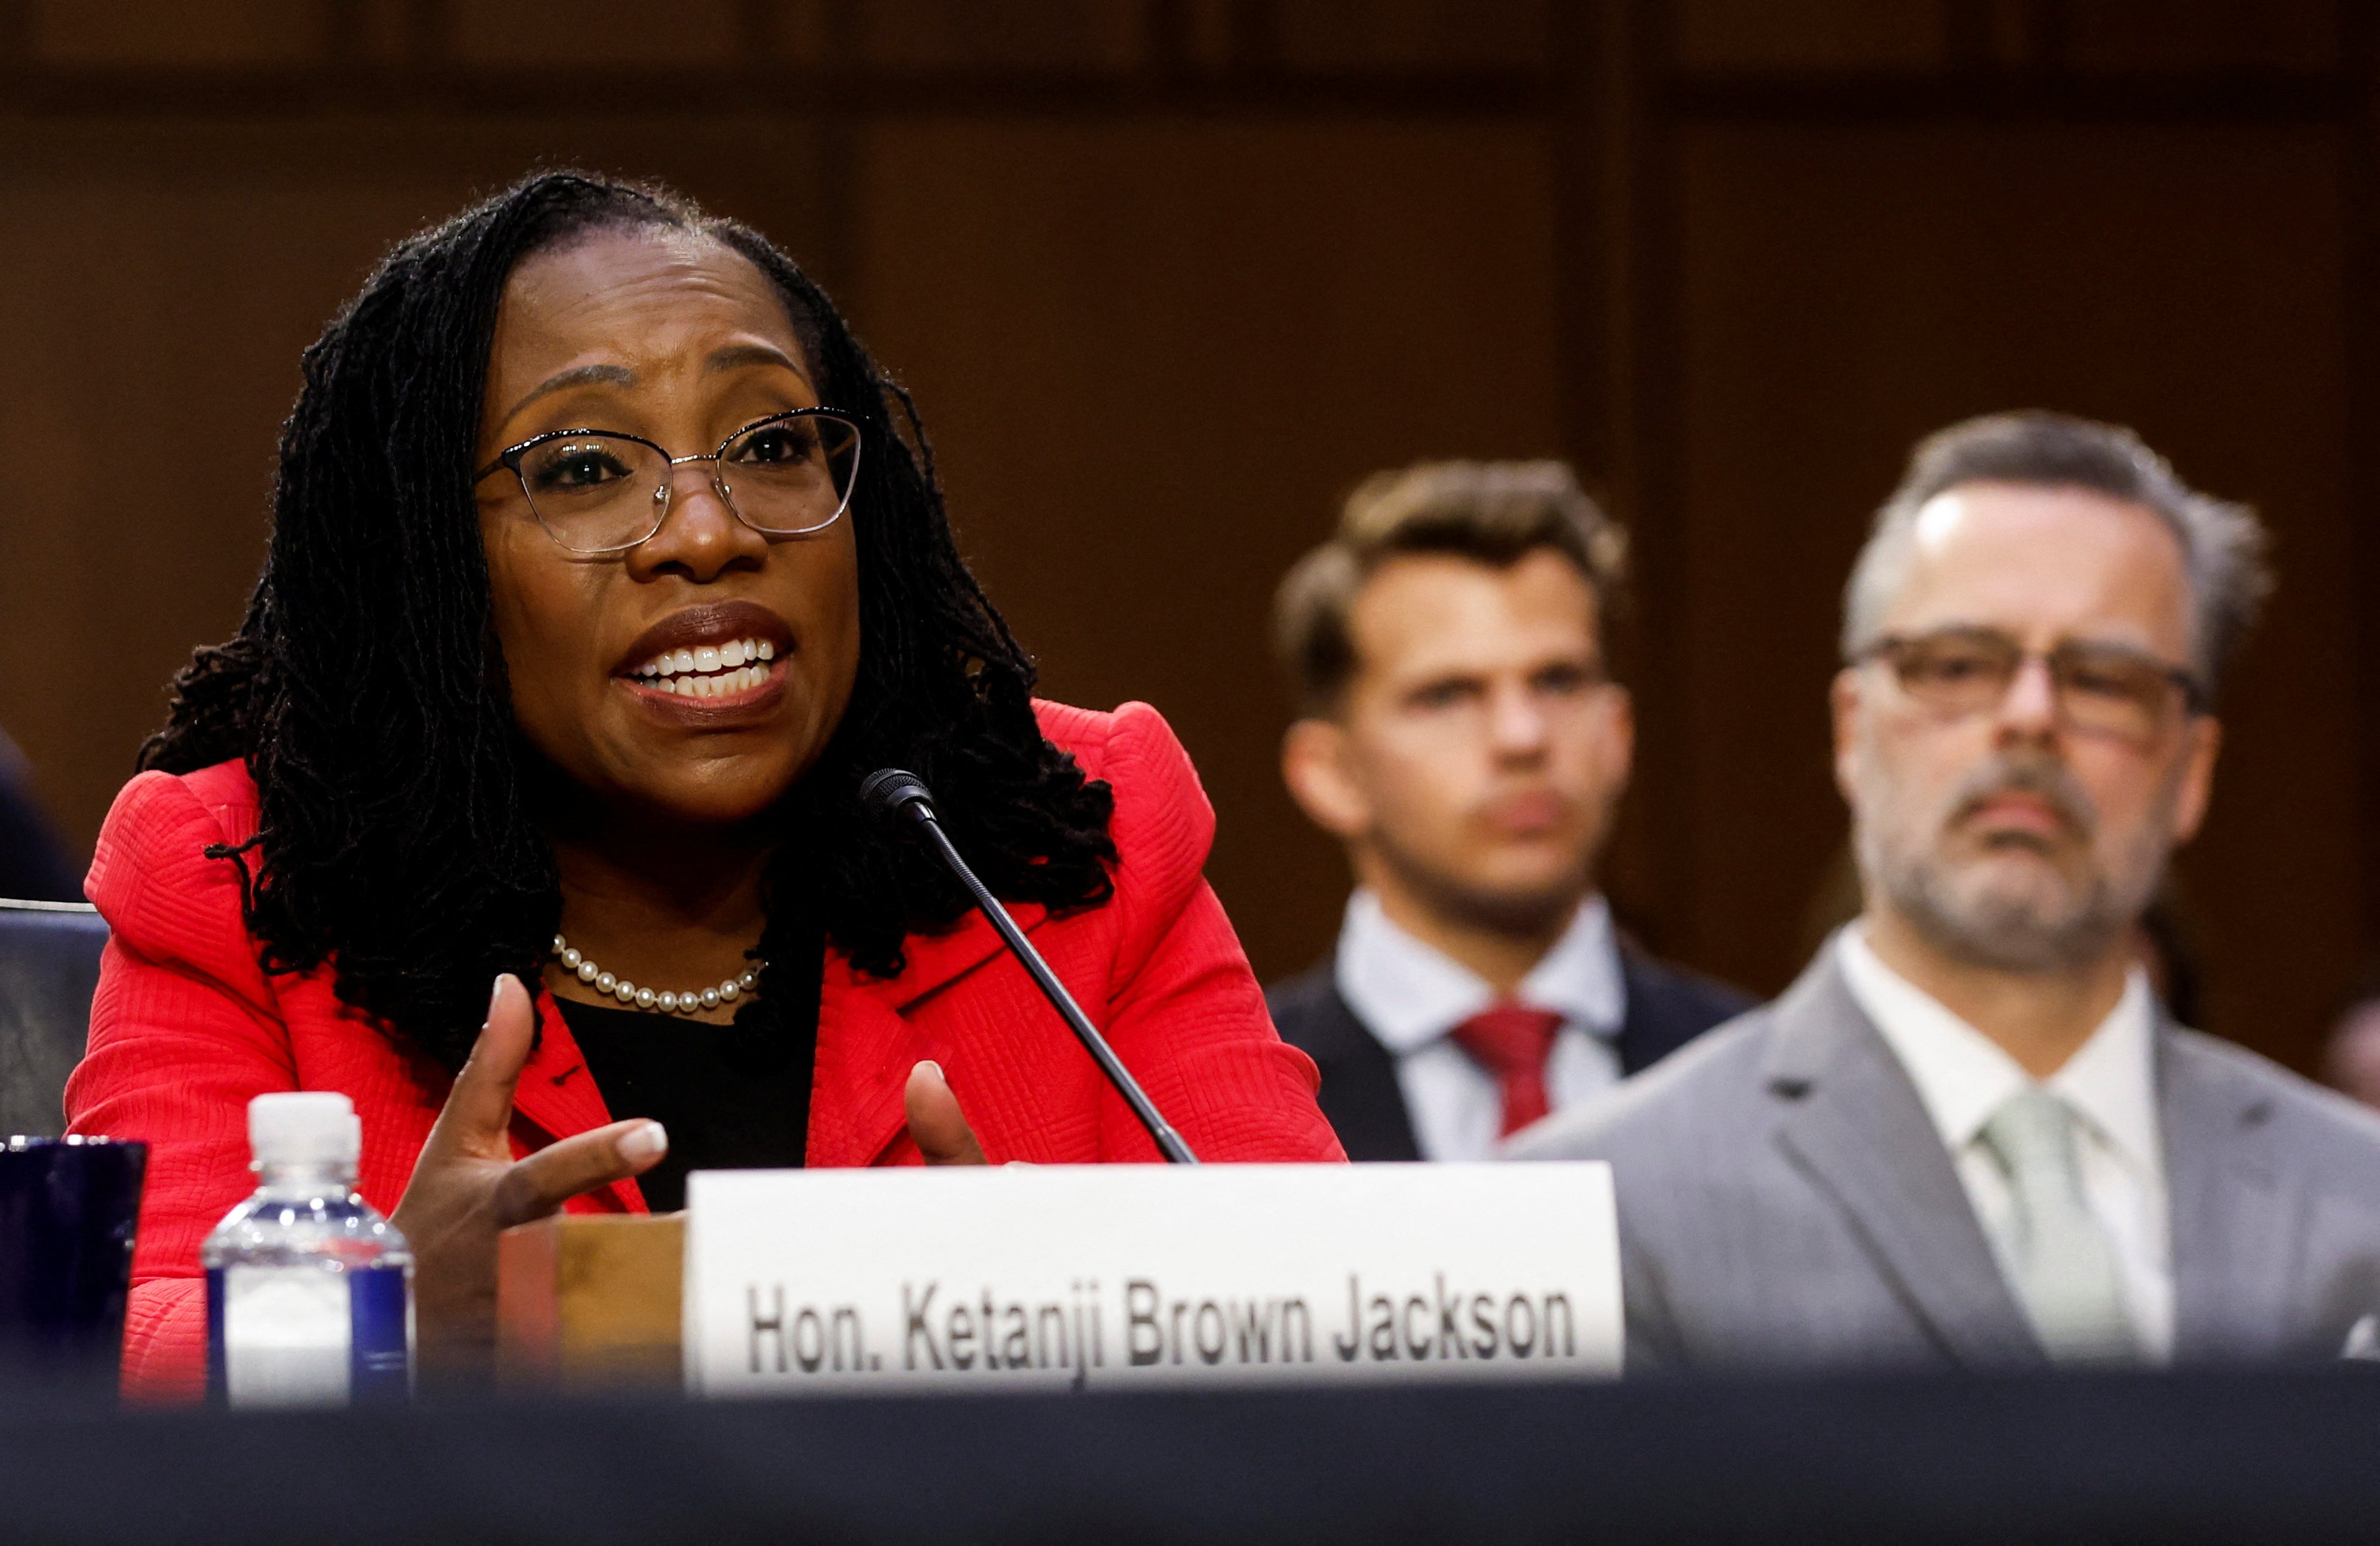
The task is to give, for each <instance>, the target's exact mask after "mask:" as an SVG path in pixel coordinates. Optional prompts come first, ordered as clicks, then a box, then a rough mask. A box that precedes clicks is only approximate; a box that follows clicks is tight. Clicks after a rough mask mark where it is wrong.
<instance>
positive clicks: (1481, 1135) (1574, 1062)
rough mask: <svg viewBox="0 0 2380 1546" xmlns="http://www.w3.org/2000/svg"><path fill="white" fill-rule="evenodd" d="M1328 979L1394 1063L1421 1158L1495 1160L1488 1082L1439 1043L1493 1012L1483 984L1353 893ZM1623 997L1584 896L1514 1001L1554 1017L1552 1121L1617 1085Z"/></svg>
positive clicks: (1612, 951) (1499, 1104) (1496, 1132)
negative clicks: (1558, 1020)
mask: <svg viewBox="0 0 2380 1546" xmlns="http://www.w3.org/2000/svg"><path fill="white" fill-rule="evenodd" d="M1333 975H1334V977H1335V979H1336V980H1337V982H1338V987H1339V994H1340V996H1341V997H1342V998H1344V999H1345V1000H1346V1001H1347V1006H1348V1007H1349V1008H1350V1009H1353V1010H1354V1012H1355V1017H1356V1018H1357V1019H1359V1020H1361V1021H1363V1022H1364V1025H1365V1027H1366V1029H1369V1030H1370V1031H1371V1033H1372V1035H1373V1036H1374V1037H1375V1038H1377V1039H1378V1041H1379V1043H1380V1044H1381V1045H1382V1046H1384V1047H1386V1048H1387V1049H1388V1050H1389V1053H1390V1056H1391V1057H1393V1058H1395V1059H1396V1066H1397V1085H1398V1088H1399V1089H1400V1090H1403V1092H1404V1098H1405V1111H1406V1113H1407V1114H1409V1115H1410V1116H1411V1117H1412V1119H1413V1128H1414V1141H1415V1145H1416V1146H1417V1147H1418V1148H1419V1149H1420V1150H1421V1157H1422V1158H1423V1159H1425V1160H1490V1159H1493V1158H1495V1156H1496V1148H1497V1145H1498V1144H1499V1143H1500V1141H1501V1138H1502V1131H1503V1125H1504V1103H1503V1094H1502V1091H1501V1090H1500V1088H1499V1087H1498V1085H1497V1083H1496V1076H1495V1075H1493V1074H1491V1073H1489V1072H1488V1070H1487V1069H1485V1068H1483V1067H1481V1066H1480V1065H1478V1063H1476V1062H1475V1061H1474V1060H1473V1058H1472V1056H1471V1054H1470V1053H1466V1052H1464V1051H1463V1049H1462V1047H1460V1046H1459V1045H1457V1044H1456V1043H1455V1042H1453V1041H1451V1040H1449V1039H1448V1036H1447V1033H1448V1032H1449V1031H1451V1030H1452V1029H1454V1028H1455V1027H1456V1026H1459V1025H1461V1024H1462V1023H1463V1021H1465V1020H1467V1019H1469V1018H1470V1017H1471V1016H1474V1015H1475V1014H1477V1013H1479V1011H1481V1010H1482V1009H1485V1008H1487V1007H1488V1005H1489V1004H1493V1003H1495V1002H1496V996H1497V995H1496V990H1495V989H1494V988H1492V987H1490V986H1489V985H1488V980H1487V979H1485V978H1483V977H1481V976H1479V975H1478V974H1477V973H1475V972H1474V971H1472V970H1471V968H1468V967H1465V966H1463V965H1461V964H1460V963H1458V962H1456V961H1454V960H1453V959H1451V957H1449V956H1446V955H1445V954H1444V953H1443V952H1441V951H1439V950H1438V949H1436V948H1435V947H1433V946H1431V945H1427V944H1424V943H1422V942H1421V941H1419V940H1417V939H1415V938H1414V937H1413V936H1412V935H1411V934H1408V933H1406V932H1405V931H1403V929H1400V928H1398V927H1397V926H1396V925H1395V924H1394V923H1391V922H1390V921H1389V915H1388V914H1387V913H1386V912H1384V911H1383V910H1381V907H1380V899H1379V898H1378V896H1376V895H1373V894H1372V893H1371V892H1370V891H1368V890H1363V889H1359V890H1358V891H1357V892H1356V893H1355V895H1353V896H1351V897H1349V898H1348V899H1347V921H1346V923H1345V924H1344V925H1343V926H1342V928H1341V929H1340V931H1339V955H1338V958H1337V961H1336V963H1335V966H1334V968H1333ZM1627 992H1628V990H1627V987H1626V984H1625V982H1624V981H1623V980H1622V979H1621V974H1620V942H1619V938H1618V936H1617V935H1616V934H1615V933H1614V932H1613V931H1612V927H1611V908H1610V907H1609V906H1607V905H1606V904H1605V902H1604V900H1603V898H1602V897H1601V896H1599V895H1598V896H1590V897H1588V898H1587V899H1586V900H1585V902H1584V903H1581V904H1580V906H1579V909H1578V913H1577V916H1576V917H1574V918H1573V919H1571V924H1570V927H1569V928H1568V929H1567V930H1564V931H1563V932H1562V936H1561V938H1560V939H1559V940H1557V941H1555V942H1554V946H1553V948H1552V949H1550V950H1548V951H1547V952H1546V955H1545V958H1544V959H1543V960H1541V961H1539V962H1538V963H1537V964H1536V966H1535V967H1533V968H1530V971H1529V974H1528V976H1526V977H1524V978H1523V979H1522V980H1521V986H1520V991H1519V992H1516V993H1515V994H1513V997H1514V998H1516V999H1518V1000H1519V1001H1520V1002H1521V1003H1523V1004H1528V1005H1530V1006H1531V1007H1533V1008H1536V1009H1548V1010H1551V1011H1553V1012H1554V1013H1555V1014H1557V1015H1560V1016H1561V1017H1562V1024H1561V1029H1560V1030H1559V1031H1557V1032H1556V1033H1555V1035H1554V1044H1553V1051H1552V1052H1551V1053H1549V1054H1548V1057H1547V1059H1546V1094H1547V1097H1548V1100H1549V1101H1550V1102H1551V1103H1552V1106H1553V1109H1554V1110H1555V1111H1560V1110H1561V1109H1562V1108H1563V1107H1564V1106H1568V1105H1572V1104H1574V1103H1576V1102H1580V1101H1583V1100H1585V1099H1586V1098H1587V1097H1588V1096H1591V1095H1594V1094H1596V1093H1597V1092H1598V1091H1600V1090H1608V1089H1609V1088H1610V1087H1611V1086H1612V1085H1614V1084H1617V1083H1618V1082H1619V1080H1620V1051H1619V1048H1618V1047H1616V1046H1615V1045H1614V1044H1613V1039H1614V1038H1615V1037H1617V1036H1618V1035H1619V1034H1620V1023H1621V1017H1622V1016H1624V1015H1625V1014H1626V1012H1627V1007H1628V1005H1627Z"/></svg>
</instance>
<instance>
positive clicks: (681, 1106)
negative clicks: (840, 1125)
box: [556, 948, 820, 1213]
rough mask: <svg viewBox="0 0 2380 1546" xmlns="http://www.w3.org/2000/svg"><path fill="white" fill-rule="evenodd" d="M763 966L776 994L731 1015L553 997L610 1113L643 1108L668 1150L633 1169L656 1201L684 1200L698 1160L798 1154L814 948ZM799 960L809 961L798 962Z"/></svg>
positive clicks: (747, 1161)
mask: <svg viewBox="0 0 2380 1546" xmlns="http://www.w3.org/2000/svg"><path fill="white" fill-rule="evenodd" d="M805 955H806V956H807V959H806V960H805V961H801V962H794V963H788V964H787V965H788V966H789V967H790V968H791V969H782V970H774V971H771V974H770V988H771V992H775V993H778V994H779V995H780V998H779V999H777V1000H772V1001H771V1002H770V1003H768V1004H762V1003H760V1002H759V1001H757V1000H756V1001H754V1002H752V1003H749V1004H745V1005H744V1006H743V1007H742V1008H741V1009H739V1010H738V1011H736V1015H735V1024H733V1025H723V1026H720V1025H709V1024H706V1023H705V1022H703V1021H701V1020H691V1019H686V1018H685V1017H683V1016H677V1015H661V1014H653V1013H650V1012H647V1011H644V1010H638V1009H613V1008H607V1007H603V1006H601V1005H597V1004H574V1003H572V1002H571V1001H570V1000H568V999H560V1000H557V1001H556V1002H557V1003H559V1004H561V1006H562V1018H563V1021H564V1023H565V1024H566V1025H568V1026H569V1027H570V1034H571V1036H572V1038H573V1039H574V1040H576V1041H577V1043H578V1051H579V1053H581V1055H583V1056H584V1057H585V1058H586V1059H587V1071H588V1073H589V1074H591V1075H593V1076H594V1078H595V1088H596V1090H598V1091H599V1092H601V1095H602V1097H603V1103H604V1105H606V1106H608V1107H609V1108H611V1112H612V1119H613V1121H615V1122H616V1121H619V1120H621V1119H622V1118H625V1117H630V1116H649V1117H650V1118H652V1119H653V1120H654V1121H656V1122H658V1123H660V1124H661V1125H662V1126H663V1127H665V1128H667V1129H668V1130H669V1153H668V1154H666V1155H665V1156H663V1157H662V1163H659V1164H657V1165H655V1166H654V1167H653V1168H652V1169H650V1170H649V1171H647V1172H645V1174H644V1175H640V1176H638V1177H637V1186H638V1187H641V1188H642V1189H643V1191H644V1194H645V1205H646V1206H647V1207H649V1208H650V1209H651V1210H652V1211H654V1212H656V1213H668V1212H674V1211H677V1210H678V1209H680V1208H683V1207H685V1206H686V1173H687V1172H688V1171H695V1170H759V1169H771V1168H784V1167H791V1166H795V1165H799V1164H800V1163H802V1152H803V1150H804V1148H805V1146H806V1145H807V1142H808V1139H809V1124H810V1076H811V1073H812V1071H813V1069H814V1068H815V1066H816V1065H817V1061H818V1014H819V979H820V950H818V949H815V948H814V949H812V950H809V951H807V952H806V953H805ZM805 968H806V969H805Z"/></svg>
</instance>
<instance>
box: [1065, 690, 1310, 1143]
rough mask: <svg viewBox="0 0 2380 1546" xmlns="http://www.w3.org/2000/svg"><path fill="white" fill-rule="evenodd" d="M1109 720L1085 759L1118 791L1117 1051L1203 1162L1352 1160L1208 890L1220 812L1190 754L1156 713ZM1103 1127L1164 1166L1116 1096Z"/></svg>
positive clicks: (1109, 1136)
mask: <svg viewBox="0 0 2380 1546" xmlns="http://www.w3.org/2000/svg"><path fill="white" fill-rule="evenodd" d="M1085 717H1086V718H1089V717H1091V716H1085ZM1099 717H1102V718H1106V720H1107V730H1108V733H1107V736H1106V743H1105V745H1104V746H1103V747H1101V748H1100V749H1099V754H1098V755H1097V756H1096V758H1094V757H1089V756H1085V757H1083V758H1082V761H1084V763H1085V766H1086V771H1087V772H1089V773H1093V775H1094V776H1097V777H1100V778H1104V779H1106V780H1107V781H1108V784H1109V785H1110V786H1111V788H1112V789H1113V790H1114V791H1115V818H1114V822H1113V825H1112V827H1111V831H1112V833H1113V834H1114V838H1115V845H1116V851H1117V854H1118V856H1119V861H1118V864H1117V867H1116V896H1115V901H1114V902H1113V904H1111V906H1112V907H1113V910H1114V917H1115V930H1116V932H1115V943H1114V951H1115V955H1114V961H1113V966H1112V968H1111V976H1110V984H1111V986H1110V991H1109V995H1108V1006H1107V1008H1108V1013H1107V1016H1106V1017H1105V1018H1106V1026H1105V1029H1106V1031H1107V1035H1108V1039H1109V1041H1111V1043H1113V1045H1114V1046H1115V1049H1116V1052H1117V1054H1118V1055H1119V1056H1121V1057H1122V1058H1123V1061H1124V1063H1125V1064H1126V1065H1127V1066H1129V1067H1131V1068H1132V1069H1134V1070H1135V1073H1136V1074H1137V1076H1138V1077H1139V1078H1140V1081H1141V1084H1142V1086H1143V1087H1144V1088H1145V1089H1147V1091H1148V1093H1149V1097H1150V1098H1151V1099H1152V1100H1154V1101H1155V1102H1157V1105H1158V1109H1159V1110H1160V1111H1162V1112H1163V1113H1164V1114H1165V1116H1166V1119H1167V1120H1168V1121H1169V1122H1171V1123H1172V1125H1173V1126H1174V1127H1175V1129H1176V1130H1178V1131H1179V1132H1180V1133H1181V1134H1182V1136H1183V1138H1184V1141H1186V1142H1187V1143H1188V1144H1189V1145H1190V1148H1191V1150H1192V1151H1193V1152H1195V1153H1196V1155H1197V1156H1198V1157H1199V1158H1200V1159H1202V1160H1224V1161H1229V1160H1238V1161H1270V1162H1317V1161H1324V1162H1343V1161H1344V1160H1345V1159H1346V1157H1347V1156H1346V1153H1345V1151H1344V1150H1342V1149H1341V1148H1340V1147H1339V1139H1338V1138H1337V1136H1336V1135H1334V1134H1333V1133H1332V1132H1331V1130H1330V1123H1329V1122H1328V1121H1326V1120H1324V1118H1323V1115H1322V1112H1321V1108H1319V1107H1318V1106H1317V1105H1316V1104H1315V1100H1314V1094H1315V1090H1316V1089H1317V1088H1318V1084H1319V1077H1318V1075H1317V1073H1316V1071H1315V1066H1314V1063H1313V1060H1312V1059H1310V1058H1308V1057H1307V1056H1306V1055H1305V1053H1302V1052H1299V1051H1297V1050H1296V1049H1295V1048H1293V1047H1291V1046H1289V1045H1288V1044H1287V1043H1285V1042H1283V1041H1281V1038H1280V1036H1279V1035H1278V1034H1276V1033H1275V1031H1274V1030H1273V1026H1272V1017H1271V1016H1270V1015H1269V1013H1268V1012H1267V1011H1266V1008H1265V999H1264V990H1263V989H1262V988H1261V987H1259V986H1258V985H1257V980H1256V975H1255V973H1254V972H1252V971H1251V970H1250V969H1249V968H1248V960H1247V956H1246V955H1245V953H1244V952H1242V950H1241V949H1240V941H1239V936H1238V935H1237V934H1235V933H1233V930H1232V924H1231V920H1230V919H1227V918H1226V917H1224V916H1223V907H1222V904H1221V903H1220V902H1219V901H1218V900H1216V897H1215V894H1214V892H1213V890H1212V889H1211V888H1209V887H1208V884H1207V881H1206V873H1205V871H1206V863H1207V855H1208V850H1209V849H1210V848H1211V847H1212V846H1213V843H1214V836H1215V812H1214V808H1213V807H1212V806H1210V805H1209V804H1208V801H1207V796H1206V792H1205V790H1203V789H1202V788H1200V787H1199V785H1198V774H1197V773H1196V770H1195V769H1193V768H1192V766H1191V764H1190V757H1189V754H1188V753H1187V752H1185V751H1184V749H1183V748H1182V743H1181V742H1180V741H1179V740H1176V739H1175V738H1174V736H1173V732H1172V728H1171V727H1170V726H1168V725H1167V724H1166V723H1165V721H1164V719H1163V718H1162V717H1161V716H1160V714H1159V713H1158V712H1157V711H1156V710H1155V709H1152V708H1150V707H1149V706H1148V705H1147V704H1146V703H1127V704H1125V705H1123V707H1122V708H1120V709H1118V710H1117V711H1116V712H1115V713H1114V714H1113V715H1112V716H1099ZM1084 750H1085V751H1087V750H1088V748H1084ZM1094 762H1096V764H1097V765H1096V766H1092V764H1093V763H1094ZM1101 1126H1102V1127H1103V1129H1105V1133H1104V1135H1103V1143H1102V1148H1103V1149H1105V1150H1107V1151H1108V1152H1109V1153H1111V1154H1114V1155H1116V1156H1117V1157H1119V1158H1130V1157H1134V1156H1135V1155H1138V1156H1140V1157H1146V1158H1147V1159H1152V1160H1153V1159H1155V1158H1157V1157H1158V1156H1157V1152H1156V1146H1155V1145H1154V1144H1153V1143H1151V1142H1150V1141H1149V1139H1148V1137H1147V1133H1146V1132H1145V1131H1144V1130H1143V1129H1142V1128H1141V1127H1140V1125H1139V1123H1138V1121H1137V1120H1136V1119H1135V1118H1134V1117H1133V1115H1132V1114H1131V1110H1130V1108H1129V1107H1127V1106H1125V1105H1124V1103H1123V1099H1122V1098H1121V1097H1119V1096H1116V1095H1114V1094H1112V1093H1109V1094H1108V1095H1107V1097H1106V1109H1104V1110H1103V1112H1102V1115H1101Z"/></svg>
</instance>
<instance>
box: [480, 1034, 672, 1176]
mask: <svg viewBox="0 0 2380 1546" xmlns="http://www.w3.org/2000/svg"><path fill="white" fill-rule="evenodd" d="M537 1011H538V1028H539V1036H538V1043H537V1050H536V1051H535V1052H534V1053H530V1054H529V1060H528V1066H527V1067H525V1068H523V1069H522V1070H521V1077H520V1084H519V1086H518V1087H517V1088H516V1090H514V1092H513V1123H514V1126H516V1127H518V1126H523V1125H527V1126H531V1127H534V1128H536V1129H537V1130H538V1131H539V1132H540V1134H542V1135H543V1136H544V1137H545V1138H546V1139H547V1140H548V1141H552V1140H554V1139H559V1138H570V1137H572V1136H573V1135H575V1134H578V1133H584V1132H589V1131H591V1130H593V1129H594V1128H597V1127H601V1126H608V1125H609V1124H610V1122H611V1120H612V1112H611V1108H609V1107H608V1106H606V1105H605V1104H604V1103H603V1092H602V1091H601V1090H597V1089H596V1088H595V1076H594V1075H593V1074H591V1073H589V1071H588V1068H587V1059H586V1058H585V1057H584V1056H583V1055H582V1054H581V1053H579V1051H578V1042H577V1040H576V1039H574V1038H573V1037H572V1036H571V1034H570V1026H569V1024H568V1022H566V1021H565V1020H564V1019H563V1017H562V1009H561V1007H560V1005H558V1004H555V1003H554V1000H553V994H551V993H547V992H540V993H539V994H538V996H537ZM516 1137H517V1135H516ZM528 1147H529V1148H535V1147H538V1146H537V1145H534V1144H532V1145H528ZM592 1195H593V1196H594V1197H595V1198H597V1199H601V1200H599V1201H598V1203H597V1206H599V1207H601V1208H603V1209H605V1210H607V1211H613V1212H626V1213H642V1212H645V1211H648V1210H647V1209H646V1207H645V1194H644V1193H643V1192H642V1191H641V1190H639V1189H638V1188H637V1184H636V1182H634V1181H632V1180H631V1181H619V1182H614V1183H613V1185H611V1186H609V1187H604V1188H603V1189H602V1190H601V1191H599V1192H596V1193H593V1194H592Z"/></svg>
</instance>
